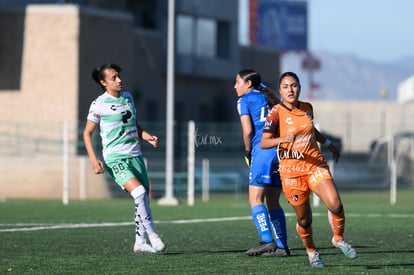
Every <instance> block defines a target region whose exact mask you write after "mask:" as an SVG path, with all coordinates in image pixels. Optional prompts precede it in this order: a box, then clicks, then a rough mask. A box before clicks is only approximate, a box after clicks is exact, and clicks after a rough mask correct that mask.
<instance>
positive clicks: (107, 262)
mask: <svg viewBox="0 0 414 275" xmlns="http://www.w3.org/2000/svg"><path fill="white" fill-rule="evenodd" d="M413 197H414V190H404V191H399V193H398V200H397V204H396V205H394V206H391V205H390V204H389V194H388V193H386V192H384V193H380V192H356V193H351V192H342V199H343V202H344V205H345V211H346V215H347V221H346V224H347V227H346V232H345V237H346V239H347V241H348V242H349V243H351V244H352V245H353V246H354V247H355V248H356V249H357V251H358V254H359V257H358V258H357V259H354V260H351V259H347V258H345V257H344V256H343V255H342V253H341V252H340V251H339V250H337V249H335V248H333V247H332V245H331V244H330V239H331V233H330V229H329V225H328V221H327V215H326V208H325V207H324V206H323V205H321V206H319V207H315V208H314V223H313V224H314V239H315V243H316V245H317V246H318V248H319V251H320V254H321V256H322V259H323V260H324V261H325V265H326V267H325V268H324V269H322V270H320V269H317V270H315V269H312V268H310V267H308V266H307V256H306V253H305V250H304V248H303V246H302V243H301V241H300V240H299V239H298V237H297V235H296V231H295V218H294V215H293V212H292V209H291V207H290V206H289V205H288V204H287V203H286V202H285V200H284V203H283V205H284V209H285V211H286V214H287V226H288V234H289V236H288V240H289V246H290V248H291V253H292V256H291V257H287V258H278V257H263V256H262V257H260V256H259V257H247V256H245V255H244V252H245V251H246V250H247V249H249V248H251V247H252V246H254V245H256V244H257V243H258V241H259V238H258V236H257V233H256V230H255V228H254V224H253V222H252V221H251V218H250V209H249V206H248V203H247V198H246V197H241V198H239V199H236V198H235V197H234V196H218V195H216V196H212V198H211V200H210V202H208V203H203V202H201V201H198V200H196V204H195V206H193V207H190V206H187V205H186V202H185V201H183V202H182V203H181V204H180V205H179V206H174V207H167V206H158V205H157V203H156V201H153V202H152V211H153V216H154V220H155V221H156V226H157V230H158V232H159V233H160V235H161V236H162V237H163V239H164V241H165V242H166V244H167V250H166V252H164V253H160V254H134V253H133V251H132V246H133V241H134V225H133V222H132V220H133V204H132V200H129V199H114V200H99V201H84V202H83V201H72V202H70V204H69V205H67V206H64V205H62V203H61V202H60V201H17V200H16V201H4V202H0V240H1V249H0V274H22V273H31V274H306V273H324V274H414V249H413V246H414V207H413V206H414V203H413V202H412V201H413V200H412V198H413Z"/></svg>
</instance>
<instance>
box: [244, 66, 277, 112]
mask: <svg viewBox="0 0 414 275" xmlns="http://www.w3.org/2000/svg"><path fill="white" fill-rule="evenodd" d="M238 75H239V76H240V77H241V78H242V79H243V81H244V82H247V81H250V82H251V88H253V89H255V90H258V91H260V92H262V93H263V94H264V95H265V97H266V101H267V105H268V107H269V109H270V108H272V107H273V106H274V105H276V104H278V103H279V102H280V100H279V98H278V97H277V94H276V92H275V91H274V90H272V89H270V88H269V87H267V86H266V85H265V84H264V83H263V82H262V78H261V76H260V74H259V73H258V72H256V71H255V70H252V69H246V70H242V71H240V72H239V73H238Z"/></svg>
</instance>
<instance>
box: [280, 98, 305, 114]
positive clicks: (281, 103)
mask: <svg viewBox="0 0 414 275" xmlns="http://www.w3.org/2000/svg"><path fill="white" fill-rule="evenodd" d="M279 104H280V105H282V106H283V107H285V109H287V110H289V111H290V112H292V111H293V109H290V108H289V107H287V106H286V105H285V104H283V102H280V103H279ZM299 106H300V101H298V103H297V104H296V108H298V109H299Z"/></svg>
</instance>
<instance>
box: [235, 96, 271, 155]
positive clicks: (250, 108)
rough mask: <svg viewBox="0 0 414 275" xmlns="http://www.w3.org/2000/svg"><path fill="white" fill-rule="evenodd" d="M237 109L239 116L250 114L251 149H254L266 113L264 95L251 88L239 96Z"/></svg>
mask: <svg viewBox="0 0 414 275" xmlns="http://www.w3.org/2000/svg"><path fill="white" fill-rule="evenodd" d="M237 111H238V112H239V116H244V115H248V116H250V120H251V121H252V126H253V136H252V151H255V149H256V147H260V140H261V139H262V132H263V127H264V125H265V122H266V116H267V113H268V108H267V101H266V97H265V96H264V94H263V93H262V92H260V91H258V90H251V91H250V92H248V93H247V94H245V95H243V96H241V97H240V98H239V100H238V101H237Z"/></svg>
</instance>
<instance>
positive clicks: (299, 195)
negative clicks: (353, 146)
mask: <svg viewBox="0 0 414 275" xmlns="http://www.w3.org/2000/svg"><path fill="white" fill-rule="evenodd" d="M279 91H280V94H281V97H282V102H281V103H280V104H278V105H275V106H274V107H273V108H272V110H271V111H270V113H269V115H268V116H267V118H266V125H265V127H264V129H263V135H262V139H261V147H262V148H274V147H276V148H278V150H277V152H278V158H279V171H280V176H281V179H282V186H283V192H284V194H285V196H286V197H287V199H288V200H289V203H290V204H291V205H292V207H293V209H294V210H295V213H296V217H297V224H296V230H297V233H298V235H299V237H300V238H301V239H302V242H303V244H304V246H305V248H306V252H307V254H308V258H309V264H310V265H311V266H312V267H324V262H323V261H322V259H321V258H320V256H319V253H318V251H317V249H316V247H315V244H314V242H313V237H312V209H311V206H310V201H309V195H310V191H313V192H314V193H315V194H316V195H318V196H319V197H320V198H321V199H322V201H323V202H324V204H325V205H326V207H327V208H328V217H329V222H330V225H331V228H332V232H333V238H332V244H333V245H334V246H335V247H337V248H339V249H340V250H341V251H342V252H343V253H344V254H345V256H346V257H348V258H356V257H357V253H356V251H355V249H354V248H353V247H352V246H351V245H349V244H348V243H347V242H345V241H344V230H345V214H344V209H343V205H342V202H341V198H340V196H339V194H338V190H337V189H336V185H335V183H334V181H333V178H332V176H331V173H330V171H329V167H328V165H327V163H326V161H325V160H324V158H323V156H322V154H321V151H320V149H319V147H318V144H317V142H320V143H322V144H324V145H325V146H327V147H328V149H329V150H330V151H331V152H332V153H333V157H334V160H335V161H338V159H339V156H340V154H339V150H338V149H337V148H336V147H335V146H334V145H333V144H332V143H331V142H330V141H329V140H328V139H326V138H325V137H324V136H323V135H322V134H320V132H319V131H318V130H317V129H316V128H315V127H314V125H313V109H312V105H311V104H310V103H307V102H303V101H299V95H300V82H299V78H298V77H297V75H296V74H295V73H292V72H286V73H283V74H282V75H281V76H280V79H279Z"/></svg>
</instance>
